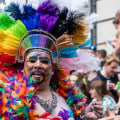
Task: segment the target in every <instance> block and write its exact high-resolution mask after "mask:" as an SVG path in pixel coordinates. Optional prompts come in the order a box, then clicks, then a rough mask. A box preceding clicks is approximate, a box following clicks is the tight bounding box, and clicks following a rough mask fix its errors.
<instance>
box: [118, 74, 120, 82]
mask: <svg viewBox="0 0 120 120" xmlns="http://www.w3.org/2000/svg"><path fill="white" fill-rule="evenodd" d="M118 80H119V82H120V73H118Z"/></svg>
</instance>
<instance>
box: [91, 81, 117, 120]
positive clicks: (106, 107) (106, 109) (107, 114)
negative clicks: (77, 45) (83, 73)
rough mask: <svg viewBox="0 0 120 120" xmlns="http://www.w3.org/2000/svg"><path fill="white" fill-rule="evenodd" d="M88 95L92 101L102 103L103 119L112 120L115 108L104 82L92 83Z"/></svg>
mask: <svg viewBox="0 0 120 120" xmlns="http://www.w3.org/2000/svg"><path fill="white" fill-rule="evenodd" d="M90 94H91V98H93V101H94V100H95V99H98V100H100V101H102V106H103V117H104V119H105V120H113V118H114V116H115V111H116V109H117V106H116V103H115V101H114V99H113V98H112V97H111V96H110V95H111V94H110V93H109V91H107V89H106V85H105V84H104V82H103V81H101V80H97V81H93V82H92V83H91V84H90ZM93 109H95V108H93Z"/></svg>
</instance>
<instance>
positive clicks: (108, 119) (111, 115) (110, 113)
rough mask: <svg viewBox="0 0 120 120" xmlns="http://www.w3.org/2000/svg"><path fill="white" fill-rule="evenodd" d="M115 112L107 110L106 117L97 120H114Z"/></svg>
mask: <svg viewBox="0 0 120 120" xmlns="http://www.w3.org/2000/svg"><path fill="white" fill-rule="evenodd" d="M114 116H115V110H108V117H104V118H101V119H99V120H114Z"/></svg>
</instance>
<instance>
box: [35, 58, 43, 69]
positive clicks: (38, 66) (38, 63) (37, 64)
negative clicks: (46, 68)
mask: <svg viewBox="0 0 120 120" xmlns="http://www.w3.org/2000/svg"><path fill="white" fill-rule="evenodd" d="M34 67H35V68H41V67H42V64H41V62H40V60H39V59H37V61H36V62H35V65H34Z"/></svg>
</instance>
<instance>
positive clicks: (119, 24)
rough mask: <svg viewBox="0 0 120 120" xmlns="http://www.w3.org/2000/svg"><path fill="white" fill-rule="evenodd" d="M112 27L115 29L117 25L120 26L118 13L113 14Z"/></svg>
mask: <svg viewBox="0 0 120 120" xmlns="http://www.w3.org/2000/svg"><path fill="white" fill-rule="evenodd" d="M113 24H114V27H115V28H116V29H118V27H119V26H120V16H119V14H116V16H115V20H114V23H113Z"/></svg>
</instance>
